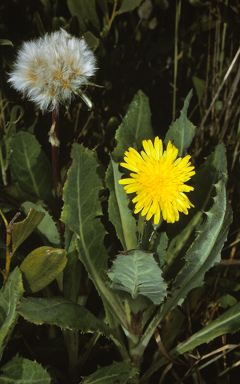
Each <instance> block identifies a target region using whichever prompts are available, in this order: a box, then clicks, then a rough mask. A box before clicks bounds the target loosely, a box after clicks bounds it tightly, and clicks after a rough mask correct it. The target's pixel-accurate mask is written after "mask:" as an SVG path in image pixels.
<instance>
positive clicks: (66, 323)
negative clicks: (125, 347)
mask: <svg viewBox="0 0 240 384" xmlns="http://www.w3.org/2000/svg"><path fill="white" fill-rule="evenodd" d="M17 310H18V312H19V313H20V315H21V316H23V317H24V318H25V319H26V320H28V321H31V322H32V323H34V324H37V325H39V324H51V325H57V326H58V327H60V328H62V329H75V330H81V331H82V332H84V333H87V332H100V333H104V334H105V335H107V336H108V335H110V334H111V332H110V329H109V327H108V325H107V324H105V323H104V322H103V321H101V320H99V319H97V318H96V317H95V316H94V315H93V314H92V313H91V312H90V311H88V310H87V309H86V308H85V307H83V306H81V305H78V304H75V303H73V302H72V301H69V300H67V299H65V298H64V297H49V298H40V299H39V298H33V297H29V298H27V299H25V298H22V299H21V300H20V302H19V304H18V308H17Z"/></svg>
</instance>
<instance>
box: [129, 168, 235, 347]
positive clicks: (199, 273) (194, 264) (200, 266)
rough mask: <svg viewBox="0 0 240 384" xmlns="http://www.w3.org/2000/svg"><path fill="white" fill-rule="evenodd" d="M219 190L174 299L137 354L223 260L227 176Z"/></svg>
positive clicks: (152, 325)
mask: <svg viewBox="0 0 240 384" xmlns="http://www.w3.org/2000/svg"><path fill="white" fill-rule="evenodd" d="M216 191H217V195H216V196H215V198H214V205H213V207H212V208H211V210H210V211H209V212H207V221H206V223H205V226H204V227H203V229H202V230H201V231H199V234H198V237H197V239H196V240H195V241H194V243H193V244H192V246H191V247H190V248H189V251H188V253H187V257H186V264H185V266H184V267H183V268H182V270H181V271H180V273H179V274H178V276H177V278H176V281H175V283H174V286H173V289H172V294H171V297H169V298H168V300H167V301H166V303H165V304H163V305H162V307H161V308H160V309H159V311H158V312H157V313H156V315H155V318H153V320H152V322H151V323H150V324H149V326H148V328H147V330H146V331H145V334H144V335H143V337H142V339H141V341H140V343H139V344H140V345H139V346H137V347H136V348H137V349H138V351H139V350H142V351H143V350H144V349H145V346H146V345H147V344H148V341H149V340H150V338H151V337H152V335H153V333H154V330H155V329H156V327H157V325H158V324H159V323H160V322H161V321H162V319H165V318H166V316H167V315H168V314H169V313H170V312H171V311H172V310H173V309H174V308H175V307H176V306H177V305H179V304H180V303H181V302H182V301H183V299H185V298H186V296H187V294H188V292H189V291H190V290H192V289H193V288H195V287H199V286H201V285H202V284H203V280H204V275H205V273H206V272H207V271H208V270H209V269H210V268H211V267H212V266H213V265H214V263H215V262H218V261H219V260H220V257H221V250H222V247H223V244H224V242H225V241H226V238H227V234H228V230H229V226H230V224H231V221H232V212H231V209H230V207H229V205H228V202H227V197H226V177H225V176H223V178H222V179H221V180H220V181H219V182H218V183H217V185H216Z"/></svg>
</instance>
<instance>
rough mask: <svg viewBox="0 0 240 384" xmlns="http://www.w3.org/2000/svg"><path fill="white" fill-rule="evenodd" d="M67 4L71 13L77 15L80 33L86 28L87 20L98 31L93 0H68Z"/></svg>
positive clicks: (98, 26)
mask: <svg viewBox="0 0 240 384" xmlns="http://www.w3.org/2000/svg"><path fill="white" fill-rule="evenodd" d="M67 4H68V8H69V11H70V12H71V14H72V15H74V16H77V18H78V22H79V26H80V30H81V32H82V33H83V32H85V31H86V30H87V28H88V26H89V22H90V23H92V25H93V26H94V27H95V28H96V29H97V30H98V31H99V30H100V25H99V19H98V15H97V12H96V4H95V0H82V1H78V0H68V1H67Z"/></svg>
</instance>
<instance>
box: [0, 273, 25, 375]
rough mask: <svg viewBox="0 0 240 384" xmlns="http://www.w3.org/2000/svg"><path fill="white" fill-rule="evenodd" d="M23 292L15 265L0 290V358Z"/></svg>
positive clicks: (11, 329)
mask: <svg viewBox="0 0 240 384" xmlns="http://www.w3.org/2000/svg"><path fill="white" fill-rule="evenodd" d="M23 292H24V289H23V284H22V275H21V272H20V270H19V268H17V267H16V268H15V269H14V271H13V272H12V273H11V274H10V275H9V277H8V280H7V281H6V282H5V284H4V285H3V287H2V289H1V291H0V359H1V357H2V353H3V351H4V349H5V347H6V345H7V342H8V340H9V338H10V337H11V334H12V331H13V329H14V326H15V324H16V322H17V319H18V313H17V312H16V306H17V301H18V300H19V299H20V297H21V296H22V295H23ZM0 377H1V376H0ZM0 381H1V380H0Z"/></svg>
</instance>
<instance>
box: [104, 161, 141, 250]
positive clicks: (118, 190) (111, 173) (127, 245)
mask: <svg viewBox="0 0 240 384" xmlns="http://www.w3.org/2000/svg"><path fill="white" fill-rule="evenodd" d="M121 176H122V173H120V172H119V170H118V164H116V163H115V162H114V161H111V164H110V166H109V168H108V171H107V174H106V186H107V188H108V189H109V191H110V197H109V209H108V212H109V219H110V221H111V222H112V223H113V225H114V226H115V229H116V233H117V236H118V238H119V240H120V241H121V243H122V246H123V249H124V250H125V251H128V250H130V249H134V248H137V235H136V232H137V227H136V220H135V219H134V217H133V215H132V210H130V209H129V208H128V205H129V197H128V196H127V194H126V192H125V190H124V188H123V186H122V185H120V184H119V183H118V181H119V180H120V179H121Z"/></svg>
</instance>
